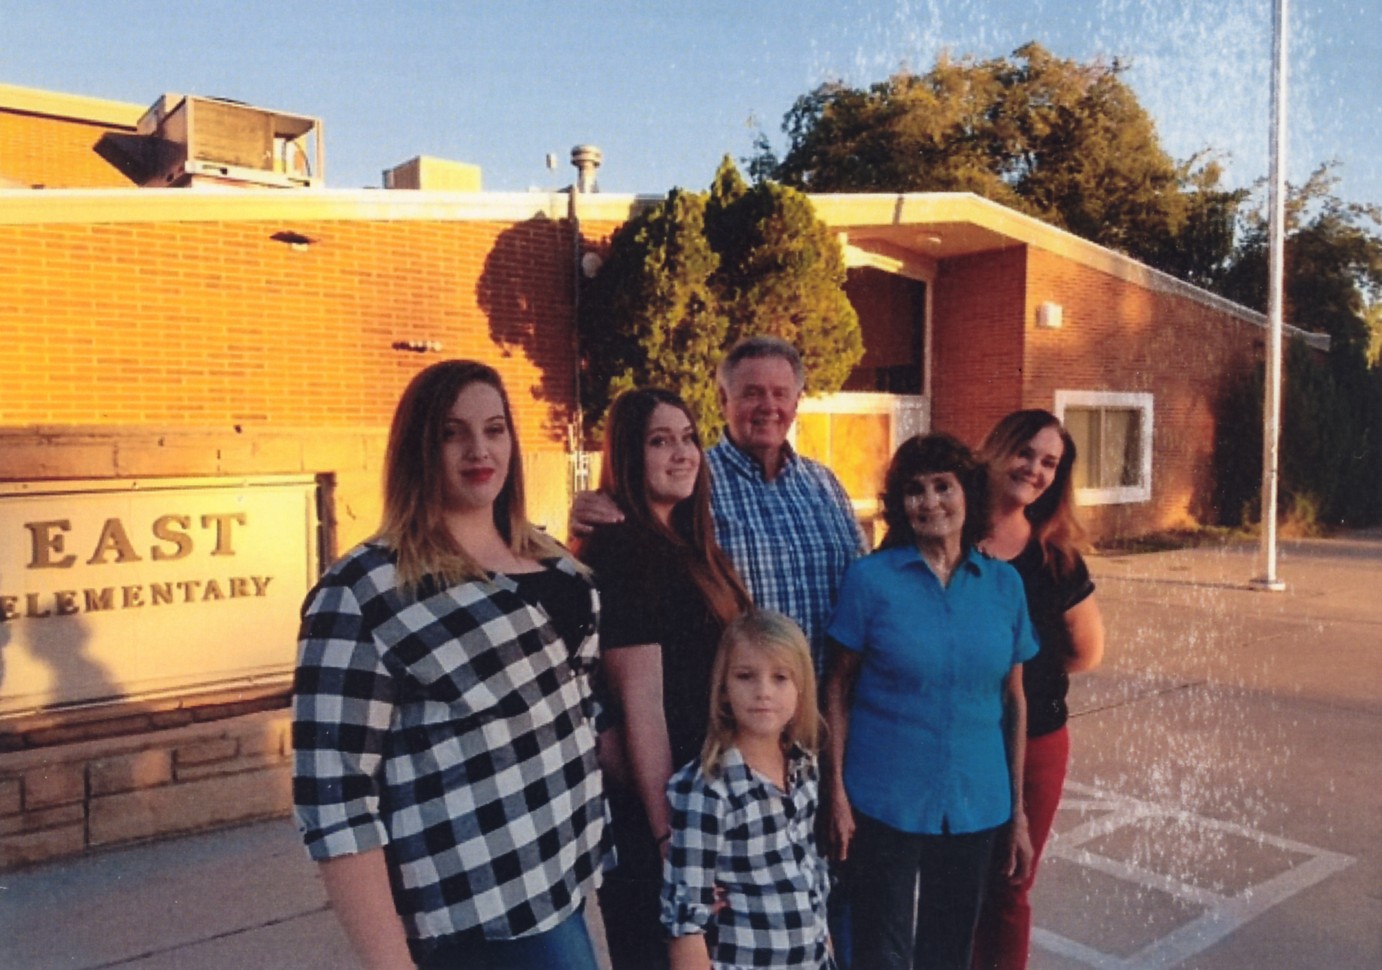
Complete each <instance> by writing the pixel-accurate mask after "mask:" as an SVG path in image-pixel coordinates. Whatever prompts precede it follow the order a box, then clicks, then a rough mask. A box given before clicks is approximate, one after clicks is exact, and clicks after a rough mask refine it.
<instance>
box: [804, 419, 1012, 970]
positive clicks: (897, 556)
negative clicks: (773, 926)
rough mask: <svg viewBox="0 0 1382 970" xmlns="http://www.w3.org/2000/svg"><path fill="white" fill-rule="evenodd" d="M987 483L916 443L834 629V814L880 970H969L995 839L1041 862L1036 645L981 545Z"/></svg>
mask: <svg viewBox="0 0 1382 970" xmlns="http://www.w3.org/2000/svg"><path fill="white" fill-rule="evenodd" d="M986 485H987V482H986V476H985V474H984V470H983V468H982V467H981V466H979V465H978V463H977V462H976V461H975V460H974V458H973V457H972V455H971V454H970V452H969V450H968V449H967V448H965V446H964V445H962V444H961V443H960V442H958V441H956V440H955V439H954V438H951V437H949V436H948V435H941V434H932V435H925V436H918V437H915V438H911V439H909V440H908V441H906V442H905V443H904V444H903V445H902V447H901V448H899V449H898V451H897V454H896V455H894V456H893V460H892V463H891V465H890V466H889V468H888V474H887V479H886V483H885V492H884V496H883V507H884V515H885V517H886V520H887V526H888V531H887V535H886V537H885V538H884V540H883V543H882V545H881V546H880V547H879V550H878V551H877V552H876V553H874V554H873V555H871V556H868V557H866V558H864V559H861V560H858V561H857V562H855V563H854V564H853V565H852V566H851V567H850V569H849V571H848V573H846V574H845V579H844V584H843V586H842V588H841V590H840V600H839V604H838V606H837V607H836V611H835V616H834V618H833V620H832V621H831V624H830V627H829V636H830V641H831V668H830V673H829V676H828V679H827V681H826V691H825V696H826V720H827V723H828V724H829V728H830V733H829V752H830V768H831V770H830V772H829V777H828V780H827V792H828V795H827V796H826V807H827V809H828V811H829V812H830V819H831V821H830V837H831V842H832V850H833V852H834V854H835V856H836V857H837V858H839V859H840V860H842V861H846V863H847V875H846V883H847V887H848V892H849V895H850V909H851V913H852V919H853V938H854V960H855V964H856V965H857V966H859V967H867V968H868V970H891V968H903V970H905V968H908V967H914V968H942V967H945V968H953V970H968V967H969V964H970V954H971V949H972V944H973V936H974V926H975V922H976V920H977V918H978V913H979V907H980V902H981V900H982V898H983V894H984V889H985V881H986V878H987V877H988V873H989V868H990V864H991V863H990V860H991V857H992V852H993V849H994V846H995V843H996V842H997V840H998V839H1000V838H1002V839H1006V840H1007V845H1008V854H1009V862H1008V865H1007V867H1006V875H1007V876H1008V877H1010V878H1013V879H1021V878H1023V877H1025V875H1026V872H1027V868H1028V866H1029V865H1030V860H1031V845H1030V842H1029V841H1028V839H1027V836H1026V831H1025V821H1024V816H1023V814H1022V812H1021V810H1020V808H1021V804H1020V799H1021V791H1022V788H1021V784H1020V780H1021V778H1022V756H1023V744H1024V739H1025V737H1026V725H1025V720H1026V707H1025V701H1024V699H1023V693H1022V663H1023V661H1025V660H1027V659H1029V658H1030V657H1032V656H1034V655H1035V654H1036V650H1037V645H1036V640H1035V639H1034V636H1033V633H1032V628H1031V622H1030V620H1029V619H1028V616H1027V604H1026V598H1025V596H1024V594H1023V589H1022V580H1021V577H1019V576H1018V574H1017V571H1016V570H1014V569H1013V568H1012V567H1011V566H1009V565H1008V564H1007V563H1004V562H999V561H997V560H994V559H990V558H988V557H987V556H985V555H983V554H982V553H980V552H979V551H978V550H977V549H976V544H977V541H978V540H979V538H981V537H982V536H983V535H984V532H985V526H986V513H985V510H986V509H987V508H988V503H987V501H986V500H985V499H986ZM914 900H915V908H913V901H914ZM914 925H915V929H913V927H914Z"/></svg>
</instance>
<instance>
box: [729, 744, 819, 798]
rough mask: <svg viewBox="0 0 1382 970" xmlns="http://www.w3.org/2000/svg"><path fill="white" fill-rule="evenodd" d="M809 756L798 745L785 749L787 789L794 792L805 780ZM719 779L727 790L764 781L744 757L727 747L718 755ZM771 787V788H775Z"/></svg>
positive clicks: (809, 760) (809, 762) (809, 761)
mask: <svg viewBox="0 0 1382 970" xmlns="http://www.w3.org/2000/svg"><path fill="white" fill-rule="evenodd" d="M810 764H811V756H810V755H809V754H807V753H806V750H805V749H804V748H802V747H801V746H800V745H797V744H793V745H792V746H791V747H790V748H788V749H787V787H788V789H789V790H794V789H795V788H796V787H797V785H799V784H800V783H801V782H802V781H803V780H804V778H805V776H806V772H807V771H808V770H809V768H810ZM720 778H721V779H722V781H723V784H724V785H725V787H726V788H727V789H730V788H741V787H750V786H753V785H761V784H764V783H765V782H764V779H763V778H762V777H760V776H759V775H758V774H757V773H756V772H755V771H754V770H753V769H752V768H750V767H749V764H748V762H747V761H745V760H744V755H743V754H742V753H741V752H740V751H739V749H738V748H736V747H733V746H731V747H728V748H726V749H725V750H724V753H723V754H721V755H720ZM776 787H777V786H776V785H773V788H776Z"/></svg>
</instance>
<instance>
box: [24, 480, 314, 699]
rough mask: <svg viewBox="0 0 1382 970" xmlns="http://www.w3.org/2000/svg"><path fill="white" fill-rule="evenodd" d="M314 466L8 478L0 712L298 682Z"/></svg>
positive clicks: (310, 567) (310, 559) (309, 571)
mask: <svg viewBox="0 0 1382 970" xmlns="http://www.w3.org/2000/svg"><path fill="white" fill-rule="evenodd" d="M317 547H318V539H317V515H316V482H315V479H313V478H311V477H310V476H277V477H262V478H255V479H244V480H235V481H227V480H224V479H166V480H160V479H151V480H144V481H112V480H102V481H88V482H53V481H47V482H30V483H24V482H20V483H3V484H0V719H3V718H8V717H13V716H16V715H23V714H29V713H33V712H36V711H42V710H51V709H54V708H61V707H69V706H74V705H91V704H111V703H125V702H130V701H137V700H139V699H144V698H150V697H156V696H160V695H178V696H183V695H187V694H190V693H196V692H198V691H204V690H218V689H224V688H227V687H233V686H235V685H237V684H244V685H250V684H261V683H265V682H268V681H274V680H279V681H286V679H287V678H288V677H289V676H290V673H291V670H292V665H293V659H294V643H295V640H296V633H297V615H298V608H299V606H300V604H301V602H302V598H303V596H304V594H305V593H306V591H307V589H308V588H309V586H310V584H311V583H312V582H313V581H314V579H315V576H316V574H317Z"/></svg>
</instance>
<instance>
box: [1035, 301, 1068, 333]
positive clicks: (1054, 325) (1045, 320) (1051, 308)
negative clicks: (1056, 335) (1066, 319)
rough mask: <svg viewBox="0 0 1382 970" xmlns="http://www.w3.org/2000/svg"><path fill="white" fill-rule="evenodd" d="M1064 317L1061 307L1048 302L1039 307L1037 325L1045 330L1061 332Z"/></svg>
mask: <svg viewBox="0 0 1382 970" xmlns="http://www.w3.org/2000/svg"><path fill="white" fill-rule="evenodd" d="M1063 315H1064V311H1063V310H1062V308H1061V305H1060V304H1059V303H1054V302H1052V301H1050V300H1048V301H1046V302H1045V303H1042V304H1039V305H1038V306H1037V311H1036V325H1037V326H1038V327H1040V328H1041V329H1043V330H1059V329H1060V327H1061V323H1062V322H1063V321H1062V319H1061V318H1062V316H1063Z"/></svg>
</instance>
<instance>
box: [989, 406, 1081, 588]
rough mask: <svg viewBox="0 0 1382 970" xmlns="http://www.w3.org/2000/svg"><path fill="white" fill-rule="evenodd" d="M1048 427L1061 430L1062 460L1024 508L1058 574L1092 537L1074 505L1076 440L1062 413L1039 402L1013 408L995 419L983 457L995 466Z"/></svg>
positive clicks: (1044, 555)
mask: <svg viewBox="0 0 1382 970" xmlns="http://www.w3.org/2000/svg"><path fill="white" fill-rule="evenodd" d="M1047 428H1054V429H1055V431H1056V433H1057V434H1059V435H1060V440H1061V456H1060V462H1059V463H1058V464H1057V465H1056V474H1055V475H1054V476H1053V477H1052V479H1051V484H1050V485H1048V486H1047V488H1046V491H1044V492H1042V493H1041V494H1040V495H1039V496H1037V499H1036V501H1035V502H1033V503H1032V504H1031V505H1029V506H1027V507H1026V508H1025V509H1023V510H1022V511H1023V514H1024V515H1025V516H1026V517H1027V521H1028V522H1030V523H1031V524H1032V535H1033V537H1034V538H1035V539H1036V540H1037V542H1038V543H1039V544H1040V545H1041V558H1042V561H1043V562H1045V563H1048V564H1050V565H1052V566H1054V567H1055V570H1056V573H1057V575H1064V574H1065V573H1067V572H1068V571H1069V570H1070V569H1071V568H1072V567H1073V566H1074V564H1075V556H1076V555H1077V554H1078V553H1082V552H1086V551H1088V548H1089V542H1088V539H1087V535H1088V533H1086V532H1085V528H1084V525H1083V524H1082V523H1081V522H1080V518H1079V515H1078V513H1077V512H1076V507H1075V484H1074V475H1073V474H1072V469H1073V468H1074V467H1075V459H1076V457H1077V454H1076V451H1075V440H1074V439H1073V438H1071V437H1070V432H1068V431H1066V430H1065V427H1064V426H1063V425H1062V424H1061V423H1060V418H1058V417H1056V416H1055V415H1054V414H1052V413H1051V412H1050V411H1044V410H1042V409H1041V408H1029V409H1027V410H1024V411H1014V412H1012V413H1011V414H1009V415H1008V416H1007V417H1005V418H1002V419H1001V420H1000V421H999V422H998V423H997V424H995V425H994V426H993V430H991V431H990V432H989V433H988V436H987V437H985V438H984V443H983V444H982V445H980V446H979V458H980V460H981V461H983V462H984V464H985V465H987V466H988V467H989V468H994V467H997V466H998V465H1000V464H1002V463H1004V462H1007V461H1010V460H1011V459H1012V457H1013V456H1014V455H1016V454H1017V453H1018V452H1019V451H1020V450H1022V447H1023V446H1024V445H1026V444H1027V442H1029V441H1031V440H1032V439H1033V438H1035V437H1036V436H1037V435H1038V434H1040V433H1041V432H1043V431H1045V430H1046V429H1047Z"/></svg>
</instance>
